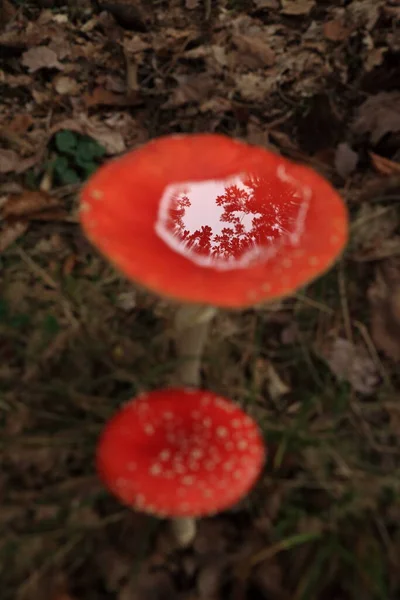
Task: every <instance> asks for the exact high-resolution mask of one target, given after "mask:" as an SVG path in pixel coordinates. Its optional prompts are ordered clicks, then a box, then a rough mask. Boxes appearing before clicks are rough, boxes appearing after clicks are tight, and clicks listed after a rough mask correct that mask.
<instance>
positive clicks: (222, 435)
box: [217, 427, 228, 438]
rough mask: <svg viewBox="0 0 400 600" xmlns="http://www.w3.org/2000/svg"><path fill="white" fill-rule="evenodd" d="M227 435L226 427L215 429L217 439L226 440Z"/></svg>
mask: <svg viewBox="0 0 400 600" xmlns="http://www.w3.org/2000/svg"><path fill="white" fill-rule="evenodd" d="M227 435H228V430H227V428H226V427H217V437H219V438H226V437H227Z"/></svg>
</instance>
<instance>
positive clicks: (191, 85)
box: [163, 73, 216, 108]
mask: <svg viewBox="0 0 400 600" xmlns="http://www.w3.org/2000/svg"><path fill="white" fill-rule="evenodd" d="M215 85H216V84H215V80H214V79H213V78H212V77H211V76H210V75H209V74H208V73H199V74H198V75H193V76H190V77H179V85H178V87H177V88H175V89H174V91H173V92H172V95H171V97H170V98H169V100H167V102H166V103H165V104H163V108H176V107H178V106H184V105H185V104H187V103H189V102H196V103H199V102H201V101H203V100H206V99H207V98H208V96H209V95H210V94H211V92H212V91H215Z"/></svg>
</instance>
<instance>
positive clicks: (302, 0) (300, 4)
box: [281, 0, 315, 16]
mask: <svg viewBox="0 0 400 600" xmlns="http://www.w3.org/2000/svg"><path fill="white" fill-rule="evenodd" d="M281 4H282V9H281V12H282V13H283V14H284V15H291V16H297V15H308V14H309V13H310V12H311V10H312V9H313V8H314V6H315V0H281Z"/></svg>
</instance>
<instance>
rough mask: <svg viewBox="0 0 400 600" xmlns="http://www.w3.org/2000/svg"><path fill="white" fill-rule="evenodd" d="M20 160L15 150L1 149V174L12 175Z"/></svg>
mask: <svg viewBox="0 0 400 600" xmlns="http://www.w3.org/2000/svg"><path fill="white" fill-rule="evenodd" d="M19 161H20V158H19V156H18V154H17V153H16V152H14V150H3V149H1V148H0V173H12V172H13V171H16V169H17V167H18V164H19Z"/></svg>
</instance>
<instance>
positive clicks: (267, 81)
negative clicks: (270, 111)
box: [235, 73, 276, 102]
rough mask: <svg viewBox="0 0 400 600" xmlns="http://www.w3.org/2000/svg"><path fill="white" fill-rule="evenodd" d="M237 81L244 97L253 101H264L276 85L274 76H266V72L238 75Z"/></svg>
mask: <svg viewBox="0 0 400 600" xmlns="http://www.w3.org/2000/svg"><path fill="white" fill-rule="evenodd" d="M235 81H236V86H237V88H238V90H239V92H240V95H241V96H242V98H243V99H244V100H249V101H251V102H262V101H263V100H264V98H265V96H266V95H267V94H269V93H271V91H272V90H273V89H274V88H275V85H276V81H275V78H274V77H268V78H266V77H265V75H264V74H262V75H258V74H256V73H244V74H243V75H237V76H236V77H235Z"/></svg>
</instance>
